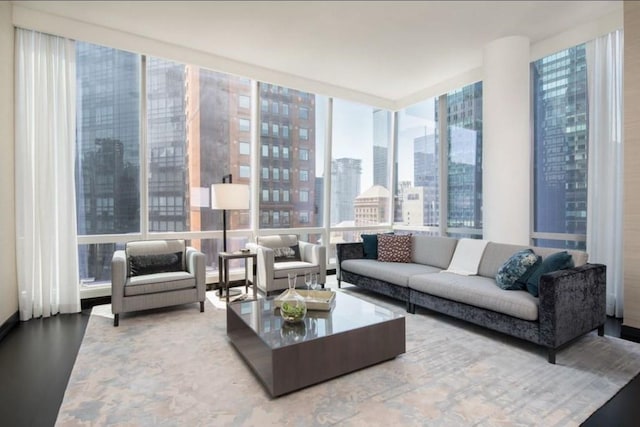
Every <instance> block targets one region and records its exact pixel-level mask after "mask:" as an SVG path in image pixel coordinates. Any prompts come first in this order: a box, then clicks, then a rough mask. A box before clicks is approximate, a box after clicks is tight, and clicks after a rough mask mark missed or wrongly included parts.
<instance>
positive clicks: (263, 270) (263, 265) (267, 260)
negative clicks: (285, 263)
mask: <svg viewBox="0 0 640 427" xmlns="http://www.w3.org/2000/svg"><path fill="white" fill-rule="evenodd" d="M245 247H246V248H248V249H249V250H250V251H251V252H252V253H255V254H257V255H258V257H257V260H256V264H257V266H258V271H257V273H258V274H256V276H257V278H258V283H259V284H260V287H261V288H263V289H266V290H267V291H268V290H269V289H270V286H269V285H270V284H271V282H272V281H273V263H274V258H275V257H274V254H273V249H271V248H268V247H266V246H261V245H258V244H257V243H247V244H246V245H245Z"/></svg>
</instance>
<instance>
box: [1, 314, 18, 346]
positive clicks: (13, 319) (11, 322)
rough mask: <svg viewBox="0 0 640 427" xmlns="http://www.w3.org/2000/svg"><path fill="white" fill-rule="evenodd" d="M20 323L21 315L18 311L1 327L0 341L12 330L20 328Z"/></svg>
mask: <svg viewBox="0 0 640 427" xmlns="http://www.w3.org/2000/svg"><path fill="white" fill-rule="evenodd" d="M19 322H20V313H19V312H18V311H16V312H15V313H13V314H12V315H11V316H9V318H8V319H7V320H6V321H5V322H4V323H3V324H2V326H0V341H2V339H3V338H4V337H5V336H6V335H7V334H8V333H9V331H10V330H11V329H13V328H14V327H16V326H18V323H19Z"/></svg>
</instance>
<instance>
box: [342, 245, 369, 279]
mask: <svg viewBox="0 0 640 427" xmlns="http://www.w3.org/2000/svg"><path fill="white" fill-rule="evenodd" d="M336 256H337V257H338V262H337V263H336V276H337V277H338V279H340V264H342V261H346V260H348V259H362V258H364V246H363V245H362V242H352V243H337V244H336Z"/></svg>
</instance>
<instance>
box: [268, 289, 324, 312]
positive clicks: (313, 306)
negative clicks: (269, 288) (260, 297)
mask: <svg viewBox="0 0 640 427" xmlns="http://www.w3.org/2000/svg"><path fill="white" fill-rule="evenodd" d="M285 292H287V291H284V292H282V293H281V294H280V295H278V296H277V297H275V299H274V300H273V301H274V302H275V304H276V307H278V308H279V307H280V305H281V304H282V296H283V295H284V293H285ZM296 292H298V293H299V294H300V295H301V296H302V297H303V298H304V302H305V303H307V310H318V311H330V310H331V308H333V306H334V305H335V301H336V293H335V292H334V291H330V290H324V289H322V290H316V291H307V290H306V289H304V290H303V289H296ZM308 297H309V298H308Z"/></svg>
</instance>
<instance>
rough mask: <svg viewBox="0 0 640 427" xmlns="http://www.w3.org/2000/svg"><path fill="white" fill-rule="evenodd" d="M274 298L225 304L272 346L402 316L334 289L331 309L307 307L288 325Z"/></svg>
mask: <svg viewBox="0 0 640 427" xmlns="http://www.w3.org/2000/svg"><path fill="white" fill-rule="evenodd" d="M273 300H274V297H270V298H260V299H258V300H249V301H239V302H234V303H231V304H230V305H229V306H228V307H227V310H233V311H234V312H235V313H236V314H237V315H238V316H239V317H240V318H241V319H242V320H243V321H244V322H245V323H246V324H247V325H248V326H249V327H250V328H251V329H253V331H254V332H255V333H256V334H257V335H258V336H259V337H260V338H261V339H262V341H264V342H265V344H267V345H268V346H269V347H270V348H272V349H276V348H280V347H285V346H288V345H293V344H299V343H301V342H306V341H311V340H314V339H318V338H323V337H327V336H329V335H334V334H339V333H341V332H345V331H349V330H353V329H358V328H364V327H367V326H370V325H374V324H377V323H382V322H388V321H391V320H395V319H398V318H402V317H404V316H403V315H401V314H397V313H394V312H393V311H391V310H389V309H387V308H385V307H381V306H379V305H376V304H372V303H370V302H367V301H364V300H362V299H360V298H357V297H354V296H351V295H348V294H346V293H344V292H342V291H337V292H336V300H335V306H334V307H333V308H332V309H331V311H316V310H309V311H307V315H306V317H305V319H304V321H303V322H300V323H295V324H290V323H286V322H284V320H283V319H282V317H280V312H279V309H278V308H277V307H276V305H275V303H274V301H273Z"/></svg>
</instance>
